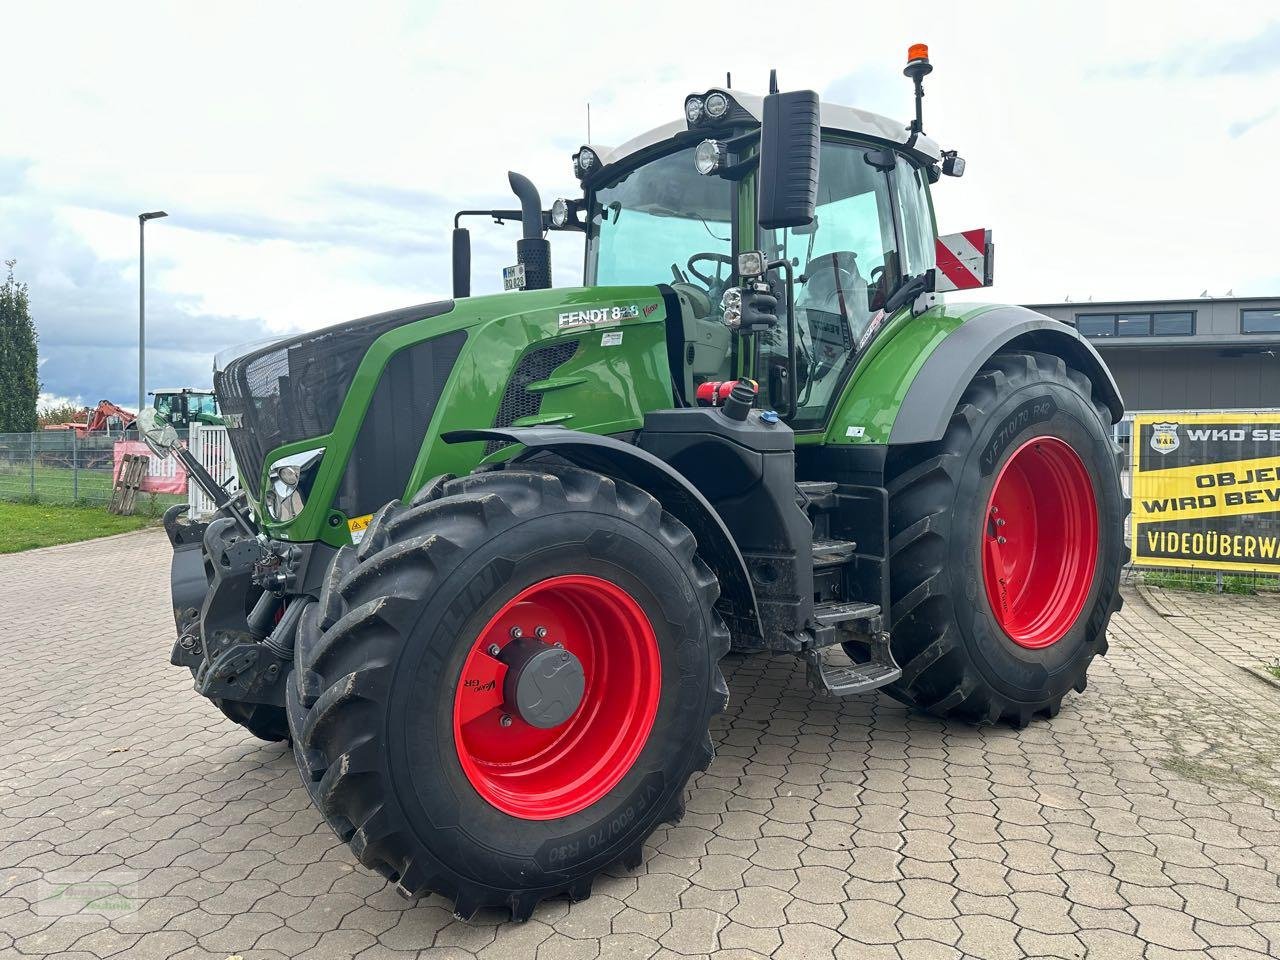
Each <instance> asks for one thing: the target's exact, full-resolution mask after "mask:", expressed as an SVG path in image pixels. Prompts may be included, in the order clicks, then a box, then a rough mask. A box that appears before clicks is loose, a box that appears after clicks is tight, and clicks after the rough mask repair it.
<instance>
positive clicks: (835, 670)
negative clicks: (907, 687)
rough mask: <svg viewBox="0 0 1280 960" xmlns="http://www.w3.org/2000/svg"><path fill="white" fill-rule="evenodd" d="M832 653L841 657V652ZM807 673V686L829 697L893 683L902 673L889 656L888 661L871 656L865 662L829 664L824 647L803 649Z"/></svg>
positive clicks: (864, 690) (853, 693)
mask: <svg viewBox="0 0 1280 960" xmlns="http://www.w3.org/2000/svg"><path fill="white" fill-rule="evenodd" d="M833 656H836V657H843V656H844V654H843V653H835V654H833ZM804 659H805V663H806V664H807V670H806V675H807V679H808V681H809V686H810V687H812V688H813V689H814V690H816V691H817V692H818V693H821V694H823V695H825V696H828V697H851V696H854V695H856V694H859V693H870V692H871V691H872V690H877V689H879V688H880V687H883V686H884V685H885V684H887V683H893V681H895V680H897V679H898V678H899V677H900V676H902V668H901V667H899V666H898V665H897V664H896V663H894V662H893V656H892V655H890V656H889V660H888V662H885V661H883V660H879V659H874V660H868V661H867V662H866V663H854V662H853V661H849V662H848V663H844V664H841V663H831V662H830V661H829V660H828V659H826V655H825V650H823V649H819V650H806V651H805V652H804Z"/></svg>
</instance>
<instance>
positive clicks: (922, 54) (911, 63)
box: [902, 43, 933, 150]
mask: <svg viewBox="0 0 1280 960" xmlns="http://www.w3.org/2000/svg"><path fill="white" fill-rule="evenodd" d="M931 73H933V64H931V63H930V62H929V45H928V44H927V43H913V44H912V45H911V46H909V47H908V48H907V65H906V66H905V67H904V68H903V70H902V74H903V76H905V77H910V78H911V82H912V84H914V85H915V88H916V118H915V119H914V120H912V121H911V126H910V127H908V128H907V129H909V130H910V131H911V138H910V139H909V140H908V141H907V144H906V146H907V149H908V150H910V149H911V148H912V147H914V146H915V145H916V139H917V138H918V137H919V136H920V134H922V133H924V119H923V117H922V112H921V111H922V108H923V106H924V104H923V101H924V78H925V77H927V76H928V75H929V74H931Z"/></svg>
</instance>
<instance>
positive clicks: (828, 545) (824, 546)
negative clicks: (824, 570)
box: [813, 540, 858, 567]
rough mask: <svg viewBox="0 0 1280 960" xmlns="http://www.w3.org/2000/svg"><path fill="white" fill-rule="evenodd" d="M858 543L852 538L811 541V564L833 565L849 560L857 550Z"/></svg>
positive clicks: (816, 565) (819, 565)
mask: <svg viewBox="0 0 1280 960" xmlns="http://www.w3.org/2000/svg"><path fill="white" fill-rule="evenodd" d="M857 549H858V545H857V544H856V543H854V542H853V541H852V540H815V541H813V565H814V566H815V567H833V566H836V565H837V564H841V563H844V562H845V561H847V560H849V559H850V558H851V557H852V556H853V555H854V553H855V552H856V551H857Z"/></svg>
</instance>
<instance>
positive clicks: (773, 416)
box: [760, 410, 778, 423]
mask: <svg viewBox="0 0 1280 960" xmlns="http://www.w3.org/2000/svg"><path fill="white" fill-rule="evenodd" d="M760 419H761V420H763V421H764V422H765V423H777V422H778V411H777V410H765V411H763V412H761V414H760Z"/></svg>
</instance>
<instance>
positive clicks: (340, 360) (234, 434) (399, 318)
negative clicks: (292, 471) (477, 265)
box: [214, 300, 453, 496]
mask: <svg viewBox="0 0 1280 960" xmlns="http://www.w3.org/2000/svg"><path fill="white" fill-rule="evenodd" d="M452 309H453V301H452V300H444V301H441V302H439V303H431V304H422V305H420V306H416V307H407V308H405V309H403V310H394V311H391V312H389V313H380V314H376V315H374V316H372V317H365V318H363V319H360V320H352V321H350V322H349V323H343V324H338V325H337V326H333V327H326V328H325V329H323V330H319V331H317V332H315V333H309V334H304V335H303V336H300V337H294V338H292V339H289V340H283V341H280V340H277V341H275V342H273V343H270V344H268V345H266V346H264V347H261V348H259V349H256V350H251V351H250V352H248V353H246V354H243V355H242V356H239V357H236V358H235V359H234V360H232V361H230V362H229V363H228V364H227V365H226V366H225V367H224V368H223V369H222V370H219V371H216V372H215V373H214V393H215V394H216V395H217V397H218V404H219V406H220V407H221V409H222V411H223V414H224V416H225V418H226V419H227V420H228V424H227V439H228V440H229V441H230V442H231V449H232V450H233V451H234V452H235V456H236V464H237V466H238V467H239V468H240V471H241V473H242V474H243V479H244V482H245V483H246V485H247V486H248V487H249V489H250V490H251V491H252V492H253V493H254V495H255V496H256V495H257V494H258V485H259V483H260V481H261V476H262V467H263V464H264V463H266V458H267V455H268V454H269V453H270V452H271V451H272V450H274V449H276V448H277V447H279V446H282V445H284V444H286V443H292V442H294V441H297V440H307V439H310V438H312V437H318V436H321V435H323V434H326V433H328V432H329V431H331V430H332V429H333V426H334V424H335V423H336V422H337V419H338V412H339V411H340V410H341V409H342V403H343V401H344V400H345V399H346V396H347V390H348V389H349V388H350V387H351V381H352V380H353V379H354V378H355V374H356V369H357V368H358V367H359V366H360V361H361V360H363V359H364V355H365V353H366V352H367V351H368V349H369V347H370V346H371V345H372V344H373V342H374V341H375V340H377V339H378V337H380V336H382V335H383V334H384V333H386V332H387V331H388V330H392V329H394V328H396V327H399V326H403V325H404V324H407V323H412V322H414V321H415V320H422V319H425V318H427V317H435V316H439V315H440V314H443V313H448V312H449V311H450V310H452Z"/></svg>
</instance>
